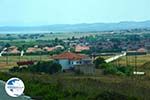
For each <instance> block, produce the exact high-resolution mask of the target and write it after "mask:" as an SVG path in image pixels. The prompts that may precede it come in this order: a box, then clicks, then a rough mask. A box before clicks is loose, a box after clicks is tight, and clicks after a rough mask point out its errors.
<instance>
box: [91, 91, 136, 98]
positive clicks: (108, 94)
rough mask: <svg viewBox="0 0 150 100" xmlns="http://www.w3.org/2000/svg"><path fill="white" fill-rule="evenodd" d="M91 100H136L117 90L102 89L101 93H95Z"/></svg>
mask: <svg viewBox="0 0 150 100" xmlns="http://www.w3.org/2000/svg"><path fill="white" fill-rule="evenodd" d="M93 100H138V99H137V98H135V97H130V96H126V95H122V94H120V93H117V92H113V91H111V92H109V91H104V92H102V93H101V94H99V95H97V96H96V97H95V98H93Z"/></svg>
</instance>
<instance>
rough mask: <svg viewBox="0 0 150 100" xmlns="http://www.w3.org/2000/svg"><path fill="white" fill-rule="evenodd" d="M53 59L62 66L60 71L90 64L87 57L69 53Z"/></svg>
mask: <svg viewBox="0 0 150 100" xmlns="http://www.w3.org/2000/svg"><path fill="white" fill-rule="evenodd" d="M53 59H54V60H55V61H57V62H58V63H59V64H60V65H61V66H62V70H64V69H70V68H73V67H74V66H76V65H82V64H89V63H91V59H90V58H89V57H88V56H86V55H81V54H75V53H71V52H64V53H62V54H59V55H56V56H54V57H53Z"/></svg>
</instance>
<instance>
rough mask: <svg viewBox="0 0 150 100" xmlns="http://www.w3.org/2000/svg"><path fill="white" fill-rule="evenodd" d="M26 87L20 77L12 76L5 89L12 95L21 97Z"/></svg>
mask: <svg viewBox="0 0 150 100" xmlns="http://www.w3.org/2000/svg"><path fill="white" fill-rule="evenodd" d="M24 89H25V86H24V83H23V81H22V80H21V79H19V78H11V79H9V80H8V81H7V82H6V85H5V90H6V92H7V94H8V95H9V96H11V97H19V96H20V95H22V94H23V92H24Z"/></svg>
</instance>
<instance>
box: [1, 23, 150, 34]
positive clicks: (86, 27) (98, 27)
mask: <svg viewBox="0 0 150 100" xmlns="http://www.w3.org/2000/svg"><path fill="white" fill-rule="evenodd" d="M136 28H150V21H143V22H132V21H131V22H119V23H91V24H86V23H83V24H56V25H42V26H1V27H0V32H39V31H40V32H41V31H42V32H49V31H52V32H87V31H88V32H89V31H110V30H123V29H136Z"/></svg>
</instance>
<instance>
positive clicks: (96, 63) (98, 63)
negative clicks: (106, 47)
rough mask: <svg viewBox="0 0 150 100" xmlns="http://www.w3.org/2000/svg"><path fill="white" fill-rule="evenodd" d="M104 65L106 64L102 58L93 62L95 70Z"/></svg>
mask: <svg viewBox="0 0 150 100" xmlns="http://www.w3.org/2000/svg"><path fill="white" fill-rule="evenodd" d="M104 63H106V62H105V59H104V58H102V57H98V58H96V59H95V60H94V64H95V68H99V67H100V65H101V64H104Z"/></svg>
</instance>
